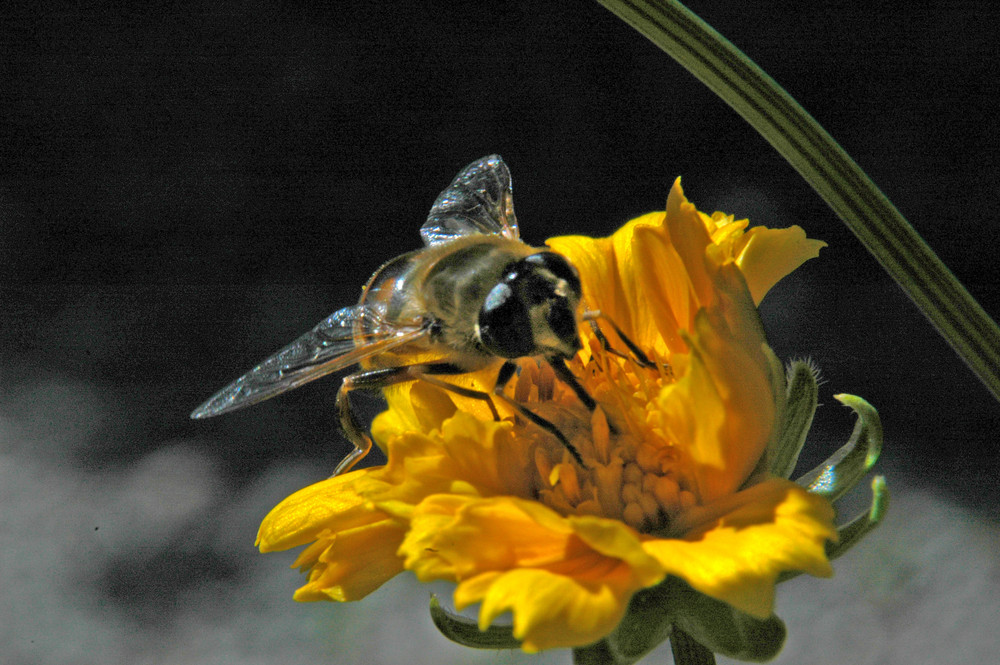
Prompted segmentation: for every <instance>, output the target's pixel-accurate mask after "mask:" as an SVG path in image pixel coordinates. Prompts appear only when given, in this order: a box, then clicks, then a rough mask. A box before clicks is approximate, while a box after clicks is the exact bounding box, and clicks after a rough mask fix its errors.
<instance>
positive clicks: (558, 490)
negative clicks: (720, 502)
mask: <svg viewBox="0 0 1000 665" xmlns="http://www.w3.org/2000/svg"><path fill="white" fill-rule="evenodd" d="M590 347H591V348H590V359H589V360H588V361H586V362H583V361H581V360H579V359H574V360H573V361H572V362H571V363H570V368H571V370H572V371H573V374H574V375H575V376H576V377H577V378H578V379H579V380H580V383H581V384H582V385H583V386H584V388H586V389H587V392H588V393H590V395H591V396H593V397H594V398H595V399H596V400H597V403H598V406H597V408H596V409H595V410H594V411H593V412H592V413H591V412H590V411H588V410H587V409H586V407H584V406H583V405H582V404H581V403H580V401H579V399H577V397H576V395H575V394H574V393H573V391H572V390H571V389H570V388H568V387H567V386H565V385H563V384H562V382H560V381H558V380H557V379H556V377H555V374H554V373H553V371H552V369H551V368H550V367H549V366H548V365H546V364H544V363H542V364H537V365H536V364H534V363H530V362H529V363H524V364H523V365H522V370H521V373H520V374H519V376H518V377H517V379H516V382H515V385H514V398H515V399H516V400H518V402H520V403H521V404H523V405H525V406H526V407H528V408H529V409H531V410H532V411H533V412H535V413H536V414H538V415H539V416H541V417H543V418H545V419H547V420H548V421H550V422H551V423H552V424H553V425H555V426H556V427H557V428H558V429H559V431H560V432H562V433H563V434H564V435H565V436H566V438H567V439H568V440H569V442H570V443H571V444H572V445H573V446H574V447H575V448H576V449H577V451H579V453H580V455H581V457H583V461H584V464H583V466H581V465H580V464H579V463H577V462H576V461H575V460H573V458H572V456H571V455H570V454H569V451H567V450H566V448H565V446H563V445H561V444H560V443H559V441H558V440H556V438H555V437H553V436H552V435H551V434H548V433H546V432H543V431H541V430H540V429H539V428H538V427H536V426H534V425H531V424H527V423H525V424H519V425H518V430H519V431H518V434H517V435H518V437H523V438H524V439H526V440H528V441H530V448H529V451H530V450H532V449H533V453H534V460H533V462H534V464H533V469H532V470H533V471H534V473H535V478H534V482H533V489H534V493H535V496H533V497H532V498H534V499H537V500H539V501H541V502H543V503H545V504H546V505H548V506H549V507H551V508H553V509H555V510H556V511H558V512H559V513H561V514H563V515H599V516H602V517H609V518H613V519H619V520H622V521H623V522H625V523H626V524H628V525H629V526H631V527H633V528H635V529H636V530H638V531H641V532H646V533H649V532H659V531H663V530H667V529H669V527H670V523H671V521H672V519H673V518H674V517H675V516H676V515H677V514H678V513H680V512H682V511H683V510H685V509H687V508H689V507H691V506H693V505H694V504H695V503H696V499H695V493H694V492H693V491H692V483H691V482H690V478H689V474H687V473H686V472H685V469H686V468H687V464H686V463H685V460H684V457H683V454H682V451H681V449H680V448H679V447H678V446H677V445H676V443H675V442H673V441H671V440H670V439H669V437H668V436H667V434H666V432H665V429H664V428H663V427H662V423H661V418H662V415H661V408H660V407H659V405H658V403H657V398H658V396H659V395H660V392H661V391H662V390H664V389H665V388H667V387H668V386H670V385H672V384H673V383H674V377H673V375H672V374H671V372H670V369H669V365H667V364H666V363H664V362H662V360H661V359H657V358H652V356H651V360H653V361H654V362H655V363H656V367H652V368H650V367H643V366H642V365H640V363H639V362H638V361H636V360H635V359H632V358H628V357H626V358H622V357H618V356H616V355H613V354H611V353H608V352H606V351H604V349H603V348H601V346H600V345H599V344H597V343H596V342H591V344H590Z"/></svg>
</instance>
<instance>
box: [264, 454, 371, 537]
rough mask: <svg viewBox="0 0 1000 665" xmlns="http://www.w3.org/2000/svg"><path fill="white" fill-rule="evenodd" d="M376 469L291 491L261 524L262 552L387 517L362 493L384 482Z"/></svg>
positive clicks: (329, 479) (364, 470)
mask: <svg viewBox="0 0 1000 665" xmlns="http://www.w3.org/2000/svg"><path fill="white" fill-rule="evenodd" d="M376 476H377V470H375V469H362V470H359V471H355V472H352V473H349V474H345V475H343V476H337V477H336V478H328V479H327V480H323V481H320V482H318V483H315V484H313V485H310V486H309V487H306V488H303V489H301V490H299V491H298V492H296V493H295V494H292V495H291V496H289V497H288V498H286V499H285V500H284V501H282V502H281V503H279V504H278V505H277V506H275V507H274V508H273V509H272V510H271V512H270V513H268V514H267V517H265V518H264V521H263V522H262V523H261V525H260V530H259V531H258V532H257V543H256V544H257V545H258V547H260V551H261V552H274V551H278V550H287V549H289V548H291V547H296V546H298V545H304V544H305V543H308V542H311V541H313V540H316V538H317V536H318V535H319V533H320V532H322V531H324V530H331V531H338V530H343V529H350V528H355V527H358V526H364V525H366V524H372V523H373V522H378V521H380V520H382V519H384V518H385V515H384V514H383V513H381V512H380V511H378V510H376V509H375V508H374V506H372V505H371V503H370V502H369V501H367V500H366V499H365V498H364V497H363V496H362V493H363V490H364V489H366V488H367V489H368V490H371V489H374V488H375V487H378V486H380V485H382V483H380V482H379V481H378V480H377V479H376Z"/></svg>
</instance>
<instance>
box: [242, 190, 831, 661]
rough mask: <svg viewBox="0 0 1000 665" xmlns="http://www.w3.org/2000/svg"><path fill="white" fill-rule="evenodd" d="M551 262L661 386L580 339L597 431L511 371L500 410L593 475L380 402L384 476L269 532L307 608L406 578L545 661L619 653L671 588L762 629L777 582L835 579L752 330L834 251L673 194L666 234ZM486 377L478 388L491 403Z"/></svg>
mask: <svg viewBox="0 0 1000 665" xmlns="http://www.w3.org/2000/svg"><path fill="white" fill-rule="evenodd" d="M548 245H549V246H550V247H551V248H552V249H553V250H554V251H556V252H558V253H560V254H562V255H564V256H566V257H567V258H568V259H569V260H570V261H571V262H572V263H573V264H574V265H575V266H576V267H577V268H578V270H579V271H580V276H581V281H582V283H583V294H584V301H585V305H586V307H587V309H589V310H600V311H601V312H602V313H603V314H605V315H606V316H607V317H608V318H609V319H610V321H613V322H614V323H615V324H617V325H618V326H619V327H620V328H621V330H622V331H623V332H624V333H625V335H627V337H628V338H630V339H631V340H632V341H633V342H635V344H636V345H637V346H638V347H639V348H640V349H641V350H642V351H643V352H644V353H645V354H646V355H647V356H648V357H649V358H650V359H651V360H652V361H653V363H654V366H653V367H649V366H644V365H643V364H642V363H640V362H637V359H635V358H633V357H631V354H628V353H625V354H617V353H613V352H609V351H607V350H605V349H604V348H603V346H602V344H601V343H600V342H599V340H598V339H597V338H596V337H595V335H594V334H593V333H592V331H591V330H590V329H588V328H587V327H586V326H585V327H584V330H583V331H582V341H583V345H584V350H583V351H581V352H580V353H579V354H578V356H577V357H576V358H574V359H573V360H572V361H571V362H570V368H571V369H572V371H573V373H574V375H575V376H576V377H578V379H579V380H580V382H581V383H582V384H583V386H584V387H585V388H586V389H587V391H588V392H589V393H590V394H591V395H592V396H594V398H595V399H596V400H597V402H598V404H599V406H598V408H597V409H595V410H594V411H593V413H591V412H589V411H588V410H587V409H586V408H585V407H584V406H583V405H581V404H580V402H579V400H578V399H577V398H576V396H575V395H574V394H573V392H572V391H571V390H570V389H569V388H567V387H566V386H565V385H563V384H562V383H561V382H559V381H557V380H555V378H554V375H553V373H552V371H551V369H550V368H548V367H547V366H546V365H544V364H541V365H540V364H538V363H536V362H534V361H523V362H522V363H521V371H520V373H519V375H518V376H517V377H516V378H515V379H514V381H512V384H511V386H510V387H509V388H508V390H509V391H510V392H509V394H510V395H511V396H512V397H514V398H515V399H516V400H517V401H518V402H520V403H522V404H524V405H525V406H527V407H528V408H529V409H531V410H532V411H534V412H535V413H537V414H538V415H540V416H542V417H544V418H546V419H548V420H550V421H551V422H552V423H554V424H555V425H556V426H557V427H558V428H559V429H560V431H562V432H563V433H564V434H565V435H566V437H567V438H568V439H569V440H570V441H571V443H572V444H573V445H574V446H575V447H576V449H577V450H578V451H579V452H580V454H581V455H582V457H583V460H584V464H583V465H582V466H581V465H580V464H578V463H577V462H576V461H574V460H573V458H572V457H571V456H570V454H569V453H568V451H567V450H566V448H565V447H564V446H562V445H560V444H559V442H558V441H556V440H555V438H554V437H552V436H551V435H549V434H548V433H546V432H544V431H542V430H541V429H539V428H538V427H536V426H534V425H531V424H526V423H523V422H522V421H521V420H520V419H518V418H514V417H512V416H511V415H510V414H509V413H507V414H506V417H505V418H503V419H502V420H500V421H494V420H492V419H491V418H490V416H489V412H488V411H487V410H486V409H485V408H484V407H483V405H482V404H481V403H479V402H476V401H475V400H466V399H463V398H462V397H459V396H456V395H454V394H452V393H449V392H444V391H442V390H440V389H438V388H436V387H435V386H432V385H430V384H428V383H424V382H416V383H412V384H405V385H402V386H398V387H394V388H393V389H391V390H389V391H387V400H388V402H389V408H388V410H387V411H385V412H384V413H382V414H381V415H379V416H378V417H377V418H376V420H375V422H374V423H373V426H372V433H373V436H374V438H375V440H376V441H377V442H378V444H379V445H380V446H382V447H383V449H385V450H386V452H387V455H388V462H387V464H386V465H385V466H384V467H377V468H368V469H361V470H358V471H354V472H352V473H348V474H346V475H344V476H340V477H335V478H331V479H329V480H325V481H322V482H320V483H317V484H315V485H313V486H311V487H307V488H305V489H303V490H301V491H299V492H297V493H296V494H294V495H292V496H291V497H289V498H288V499H286V500H285V501H283V502H282V503H281V504H280V505H278V506H277V507H276V508H275V509H274V510H272V511H271V513H270V514H269V515H268V516H267V518H265V520H264V523H263V524H262V526H261V529H260V533H259V536H258V544H259V545H260V548H261V550H262V551H273V550H281V549H287V548H290V547H294V546H298V545H305V544H310V543H311V544H310V545H309V546H308V547H307V548H306V549H305V550H304V551H303V552H302V554H301V555H300V556H299V558H298V561H297V562H296V565H298V566H301V567H302V568H303V569H304V570H308V573H309V580H308V582H307V583H306V584H305V586H303V587H302V588H301V589H299V590H298V592H297V593H296V595H295V598H296V599H297V600H326V599H330V600H340V601H346V600H357V599H359V598H362V597H364V596H365V595H366V594H368V593H370V592H371V591H373V590H374V589H376V588H377V587H378V586H379V585H380V584H382V583H383V582H385V581H387V580H388V579H390V578H391V577H392V576H394V575H396V574H397V573H399V572H401V571H403V570H411V571H413V572H414V573H415V574H416V575H417V577H418V578H419V579H421V580H423V581H430V580H441V579H444V580H451V581H453V582H456V583H457V587H456V590H455V603H456V605H457V606H458V607H459V608H462V607H465V606H468V605H470V604H473V603H480V604H481V608H480V611H479V625H480V628H481V629H485V627H486V626H488V625H489V624H490V623H491V622H492V621H493V620H494V619H495V618H496V617H497V616H498V615H500V614H502V613H504V612H506V611H511V612H512V614H513V622H514V625H513V635H514V637H516V638H517V639H518V640H520V641H521V643H522V647H523V648H524V649H525V650H526V651H537V650H539V649H547V648H552V647H576V646H581V645H586V644H590V643H592V642H594V641H596V640H599V639H601V638H602V637H604V636H606V635H608V633H610V632H611V631H612V630H614V629H615V627H616V626H617V625H618V624H619V622H620V621H621V620H622V617H623V616H624V615H625V612H626V609H627V608H628V604H629V601H630V599H631V598H632V597H633V595H634V594H636V593H637V592H638V591H640V590H642V589H645V588H647V587H651V586H653V585H656V584H658V583H660V582H661V581H663V580H664V579H666V578H667V577H668V576H675V577H677V578H680V579H682V580H684V581H685V582H686V583H687V584H688V585H690V587H692V588H693V589H695V590H697V591H698V592H700V593H702V594H705V595H707V596H709V597H711V598H714V599H717V600H719V601H723V602H724V603H727V604H729V605H730V606H732V607H734V608H736V609H737V610H740V611H742V612H745V613H747V614H749V615H751V616H753V617H758V618H764V617H769V616H770V615H771V613H772V609H773V602H774V585H775V582H776V579H777V577H778V575H779V574H780V573H783V572H789V571H803V572H808V573H811V574H813V575H821V576H826V575H830V574H831V573H832V570H831V567H830V563H829V561H828V560H827V556H826V554H825V551H824V546H825V544H826V542H827V541H831V540H835V539H836V534H837V532H836V530H835V528H834V526H833V521H832V520H833V510H832V508H831V505H830V503H829V502H828V501H827V500H826V499H825V498H822V497H820V496H817V495H815V494H811V493H809V492H807V491H806V490H805V489H803V488H802V487H800V486H798V485H796V484H794V483H792V482H790V481H788V480H785V479H784V478H777V477H774V476H772V475H771V474H770V473H769V471H768V468H769V467H768V459H767V457H768V451H769V447H771V446H773V445H774V443H775V441H776V438H777V437H778V435H779V429H780V425H781V423H782V417H783V412H784V409H785V406H786V384H785V374H784V370H783V367H782V365H781V363H780V362H779V361H778V360H777V358H776V357H775V356H774V354H773V353H772V352H771V350H770V348H769V347H768V346H767V343H766V340H765V338H764V332H763V329H762V327H761V323H760V320H759V317H758V314H757V310H756V305H757V303H759V302H760V300H761V298H763V297H764V295H765V294H766V293H767V291H768V289H770V287H771V286H773V285H774V283H775V282H777V281H778V280H779V279H781V278H782V277H784V276H785V275H786V274H788V273H789V272H791V271H792V270H794V269H795V268H796V267H798V266H799V265H800V264H801V263H803V262H804V261H805V260H807V259H809V258H812V257H814V256H816V255H817V253H818V251H819V249H820V247H822V246H823V243H821V242H818V241H816V240H809V239H807V238H806V237H805V234H804V233H803V231H802V230H801V229H799V228H798V227H792V228H789V229H782V230H772V229H766V228H763V227H756V228H751V229H749V230H748V229H747V221H746V220H739V221H737V220H734V219H733V218H732V217H731V216H727V215H723V214H721V213H715V214H714V215H711V216H709V215H705V214H703V213H701V212H699V211H697V210H696V209H695V207H694V206H693V205H692V204H690V203H689V202H688V201H687V200H686V199H685V197H684V194H683V192H682V191H681V187H680V183H679V181H678V182H677V183H675V184H674V186H673V188H672V190H671V192H670V196H669V198H668V201H667V208H666V212H665V213H664V212H657V213H651V214H648V215H644V216H642V217H640V218H638V219H635V220H633V221H631V222H629V223H628V224H627V225H625V226H624V227H623V228H622V229H620V230H619V231H618V232H617V233H615V234H614V235H613V236H611V237H609V238H602V239H596V240H595V239H591V238H585V237H578V236H573V237H559V238H553V239H551V240H549V242H548ZM599 323H600V321H599ZM601 328H602V330H604V332H605V334H606V335H607V336H608V338H609V340H610V343H611V347H612V348H613V349H616V350H619V351H621V350H623V349H624V348H625V346H624V343H623V342H622V340H621V339H619V338H618V336H617V335H616V334H615V333H614V332H613V326H612V325H610V324H607V325H606V324H604V323H601ZM495 371H496V369H495V368H493V369H492V372H493V374H492V375H491V374H490V373H489V372H484V373H481V374H477V375H475V376H472V377H471V378H467V384H468V385H471V386H472V387H476V388H478V389H481V390H489V389H490V388H491V387H492V383H491V382H492V380H493V376H494V375H495ZM499 406H502V405H499Z"/></svg>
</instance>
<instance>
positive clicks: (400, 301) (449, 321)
mask: <svg viewBox="0 0 1000 665" xmlns="http://www.w3.org/2000/svg"><path fill="white" fill-rule="evenodd" d="M420 235H421V237H422V238H423V241H424V247H422V248H420V249H417V250H415V251H412V252H409V253H406V254H403V255H402V256H399V257H397V258H394V259H392V260H391V261H389V262H387V263H385V264H383V265H382V267H381V268H379V269H378V270H377V271H376V272H375V274H374V275H373V276H372V277H371V279H369V280H368V283H367V285H365V287H364V289H363V291H362V294H361V299H360V300H359V301H358V303H357V304H356V305H352V306H350V307H345V308H343V309H339V310H337V311H336V312H334V313H333V314H331V315H330V316H328V317H327V318H326V319H324V320H323V321H321V322H320V323H319V324H317V325H316V326H315V327H314V328H313V329H312V330H310V331H309V332H307V333H305V334H304V335H302V336H301V337H299V338H298V339H296V340H295V341H294V342H292V343H291V344H289V345H288V346H286V347H285V348H283V349H281V350H280V351H278V352H277V353H275V354H274V355H272V356H270V357H269V358H267V359H266V360H264V361H263V362H261V363H260V364H259V365H257V366H256V367H254V368H253V369H252V370H250V371H249V372H247V373H246V374H244V375H243V376H241V377H240V378H238V379H236V380H235V381H233V382H232V383H230V384H229V385H228V386H226V387H225V388H223V389H222V390H220V391H219V392H217V393H216V394H215V395H213V396H212V397H211V398H209V399H208V400H207V401H206V402H205V403H204V404H202V405H201V406H199V407H198V408H197V409H195V410H194V412H193V413H192V414H191V417H192V418H195V419H200V418H209V417H212V416H217V415H219V414H222V413H227V412H229V411H234V410H236V409H240V408H243V407H245V406H249V405H251V404H256V403H257V402H260V401H263V400H265V399H268V398H271V397H274V396H275V395H278V394H280V393H283V392H285V391H287V390H291V389H293V388H297V387H298V386H301V385H302V384H304V383H307V382H309V381H312V380H314V379H318V378H320V377H322V376H324V375H326V374H330V373H332V372H335V371H338V370H341V369H344V368H346V367H349V366H351V365H355V364H357V365H360V370H359V371H357V372H355V373H353V374H350V375H348V376H347V377H345V378H344V380H343V382H342V383H341V385H340V389H339V390H338V392H337V402H336V405H337V406H336V408H337V412H338V415H339V417H340V423H341V426H342V428H343V430H344V432H345V433H346V435H347V436H348V438H349V439H350V440H351V442H352V443H353V444H354V450H353V451H352V452H351V453H350V454H348V455H347V456H346V457H345V458H344V459H343V460H342V461H341V462H340V464H338V465H337V468H336V470H335V471H334V475H338V474H341V473H344V472H346V471H348V470H349V469H350V468H351V467H353V466H354V465H355V464H356V463H357V462H358V461H359V460H361V459H362V458H363V457H364V456H365V455H367V454H368V451H369V450H370V449H371V445H372V440H371V437H370V435H369V434H368V432H367V431H366V430H365V429H364V428H362V427H361V426H360V425H359V424H358V422H357V421H356V419H355V417H354V415H353V414H352V411H351V406H350V401H349V398H348V394H349V393H350V391H352V390H354V389H357V388H362V389H367V390H377V389H381V388H385V387H387V386H390V385H392V384H396V383H401V382H406V381H416V380H422V381H427V382H430V383H432V384H434V385H436V386H439V387H441V388H443V389H445V390H449V391H452V392H454V393H457V394H460V395H464V396H466V397H471V398H474V399H480V400H483V401H485V402H486V403H487V405H488V406H489V408H490V410H491V412H492V413H493V417H494V418H496V419H499V415H498V412H497V410H496V407H495V406H494V404H493V401H492V399H493V398H497V399H500V400H503V401H504V402H505V403H507V404H509V405H510V406H511V407H512V408H513V409H514V410H516V411H517V412H518V413H520V414H521V415H522V416H523V417H525V418H526V419H528V420H530V421H531V422H533V423H535V424H536V425H537V426H539V427H541V428H543V429H545V430H547V431H548V432H550V433H551V434H552V435H553V436H555V437H556V438H557V439H559V441H560V442H561V443H562V445H564V446H565V447H566V449H567V450H568V451H569V452H570V453H571V454H572V456H573V457H574V458H575V459H576V460H577V462H580V463H582V460H581V457H580V455H579V453H578V451H577V450H576V449H575V448H574V447H573V445H572V444H570V442H569V441H568V440H567V439H566V437H565V436H564V435H563V434H562V433H561V432H560V431H559V429H558V428H556V427H555V426H554V425H553V424H552V423H550V422H549V421H547V420H545V419H544V418H542V417H540V416H538V415H537V414H535V413H533V412H532V411H530V410H529V409H527V408H526V407H524V406H523V405H520V404H518V403H517V402H515V401H514V400H513V399H511V398H509V397H507V396H506V395H504V392H503V390H504V387H505V386H506V385H507V383H508V382H509V381H510V379H511V378H512V377H513V375H514V374H515V372H516V371H517V365H516V363H515V362H514V361H515V360H517V359H519V358H525V357H538V358H541V359H543V360H544V361H546V362H548V363H549V365H551V366H552V368H553V370H554V371H555V373H556V376H557V377H558V378H559V379H560V380H561V381H563V382H564V383H565V384H566V385H568V386H569V387H570V388H572V389H573V390H574V392H575V393H576V394H577V396H578V397H579V398H580V400H581V401H582V402H583V404H584V405H585V406H586V407H587V408H588V409H591V410H593V408H594V407H595V402H594V400H593V398H591V397H590V395H589V394H587V391H586V390H585V389H584V388H583V386H581V385H580V383H579V382H578V381H577V380H576V378H575V377H574V376H573V374H572V372H571V371H570V369H569V367H568V366H567V365H566V360H567V359H569V358H571V357H573V356H574V355H575V354H576V352H577V351H578V350H579V349H580V348H581V343H580V335H579V331H578V325H577V324H578V321H580V320H583V318H585V315H583V314H580V313H579V312H578V310H580V309H581V288H580V278H579V275H578V274H577V271H576V268H574V267H573V266H572V265H571V264H570V262H569V261H567V260H566V259H565V258H564V257H562V256H561V255H559V254H556V253H554V252H552V251H550V250H548V249H545V248H538V247H531V246H529V245H527V244H525V243H524V242H522V241H521V240H520V238H519V235H518V227H517V218H516V216H515V214H514V201H513V194H512V189H511V179H510V172H509V170H508V169H507V165H506V164H505V163H504V162H503V160H502V159H500V157H499V156H498V155H490V156H488V157H484V158H482V159H480V160H478V161H476V162H473V163H472V164H469V165H468V166H466V167H465V168H464V169H462V171H461V172H459V174H458V175H457V176H456V177H455V179H454V180H453V181H452V183H451V185H450V186H449V187H448V188H447V189H445V190H444V191H443V192H441V194H440V196H438V197H437V200H436V201H435V202H434V205H433V207H432V208H431V211H430V214H429V215H428V217H427V221H426V222H425V223H424V225H423V226H422V227H421V229H420ZM595 330H596V326H595ZM602 341H605V340H603V336H602ZM492 364H496V365H497V366H498V367H499V369H498V371H497V379H496V383H495V386H494V389H493V392H492V394H489V393H486V392H482V391H478V390H473V389H471V388H466V387H462V386H458V385H455V384H452V383H448V382H447V381H444V380H442V379H441V378H439V377H441V376H448V375H460V374H466V373H469V372H473V371H477V370H480V369H484V368H486V367H488V366H490V365H492Z"/></svg>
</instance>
